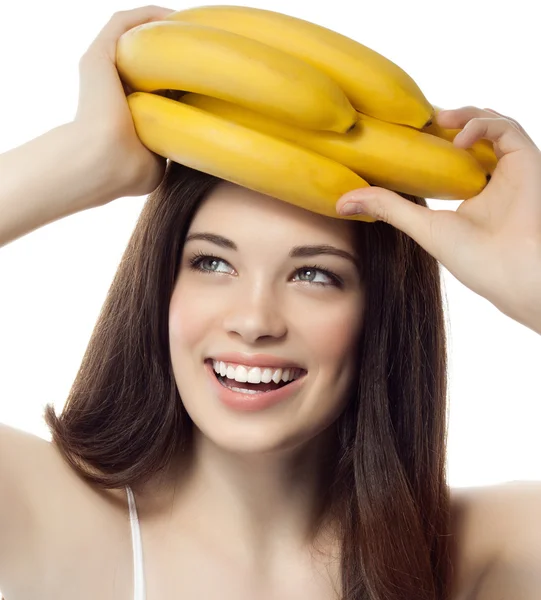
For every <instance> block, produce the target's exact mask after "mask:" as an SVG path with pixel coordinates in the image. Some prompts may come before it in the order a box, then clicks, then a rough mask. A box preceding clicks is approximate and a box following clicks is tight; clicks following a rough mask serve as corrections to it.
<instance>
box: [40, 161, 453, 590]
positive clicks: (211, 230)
mask: <svg viewBox="0 0 541 600" xmlns="http://www.w3.org/2000/svg"><path fill="white" fill-rule="evenodd" d="M404 197H406V198H408V199H410V200H411V201H413V202H415V203H417V204H421V205H423V206H426V203H425V200H424V199H422V198H417V197H411V196H407V195H406V196H404ZM446 383H447V382H446V346H445V331H444V313H443V307H442V299H441V291H440V276H439V269H438V265H437V263H436V261H435V260H434V259H433V258H432V257H431V256H430V255H429V254H427V253H426V252H425V251H424V250H423V249H422V248H421V247H420V246H418V245H417V244H416V243H414V242H413V241H412V240H411V239H410V238H408V237H407V236H406V235H404V234H402V233H401V232H400V231H398V230H397V229H395V228H393V227H391V226H389V225H386V224H385V223H383V222H378V223H374V224H366V223H361V222H353V221H346V220H341V219H331V218H328V217H324V216H321V215H318V214H315V213H312V212H309V211H305V210H303V209H301V208H298V207H296V206H293V205H290V204H287V203H284V202H281V201H279V200H277V199H275V198H271V197H268V196H265V195H262V194H260V193H257V192H254V191H251V190H249V189H246V188H243V187H240V186H237V185H235V184H232V183H229V182H225V181H223V180H221V179H218V178H216V177H213V176H210V175H208V174H205V173H202V172H199V171H196V170H192V169H189V168H187V167H185V166H181V165H179V164H176V163H173V162H170V163H169V164H168V167H167V172H166V174H165V177H164V179H163V181H162V183H161V184H160V186H159V187H158V188H157V189H156V190H155V191H154V192H153V193H152V194H150V196H149V199H148V201H147V203H146V205H145V207H144V209H143V211H142V214H141V216H140V219H139V222H138V223H137V226H136V228H135V231H134V233H133V235H132V237H131V239H130V241H129V244H128V247H127V249H126V251H125V254H124V256H123V259H122V261H121V264H120V266H119V269H118V272H117V274H116V276H115V278H114V281H113V283H112V286H111V289H110V291H109V294H108V296H107V299H106V301H105V305H104V307H103V310H102V312H101V314H100V317H99V319H98V322H97V324H96V327H95V330H94V332H93V334H92V337H91V339H90V343H89V346H88V349H87V352H86V354H85V356H84V359H83V362H82V365H81V367H80V370H79V372H78V374H77V377H76V380H75V382H74V385H73V387H72V389H71V392H70V395H69V398H68V400H67V402H66V404H65V406H64V408H63V410H62V413H61V414H60V415H59V416H56V414H55V412H54V409H53V406H52V405H48V406H47V408H46V412H45V416H46V421H47V424H48V425H49V427H50V429H51V432H52V438H53V443H54V445H55V446H56V447H57V448H58V450H59V451H60V452H61V453H62V455H63V456H64V458H65V459H66V461H67V462H68V463H69V464H70V465H71V466H72V467H73V468H74V469H75V470H76V471H78V472H79V473H80V474H81V475H82V476H83V477H84V478H86V480H87V481H88V482H90V483H91V484H92V485H93V486H97V487H102V488H108V489H123V488H126V490H127V491H128V494H131V493H132V490H133V492H134V494H135V496H134V497H132V496H131V495H130V498H132V500H130V507H131V509H132V511H133V513H132V514H134V511H135V502H134V499H135V498H137V504H138V506H139V508H141V507H143V506H145V503H146V502H149V501H150V499H152V498H153V497H154V496H157V495H158V492H159V493H160V494H161V493H162V491H164V493H165V491H167V493H169V492H171V491H172V490H174V491H176V492H177V493H176V495H175V494H173V496H168V497H172V498H173V500H172V501H171V503H170V504H169V505H168V508H167V510H165V512H164V517H163V518H164V520H166V519H167V518H168V517H170V516H171V515H177V516H178V519H179V521H177V523H179V522H185V521H189V522H190V523H193V522H198V523H204V524H205V525H204V526H203V525H202V526H201V527H202V529H200V530H199V529H198V530H197V531H198V532H199V533H198V535H199V534H200V535H203V533H204V538H205V539H206V540H211V541H210V542H209V543H211V546H210V547H211V548H212V552H209V553H207V556H209V558H208V560H209V561H210V560H211V559H210V554H214V552H218V549H219V550H220V551H223V552H224V555H225V554H226V553H227V556H229V557H231V556H234V557H235V560H237V561H240V560H242V561H243V563H242V564H244V565H245V566H246V565H250V567H249V572H250V576H253V577H254V581H257V582H259V583H258V585H260V586H263V587H261V589H259V590H257V593H255V594H254V595H253V596H252V597H257V596H258V593H260V592H262V590H263V589H264V586H265V585H267V584H268V585H273V586H275V587H276V589H277V590H280V591H281V592H284V594H283V595H282V597H285V590H287V591H288V592H289V593H290V597H293V596H292V595H291V587H288V585H293V584H292V583H291V582H289V583H288V582H286V581H281V579H280V577H281V575H279V574H280V573H283V572H284V569H286V570H287V569H289V568H290V567H291V569H292V572H293V571H294V568H293V566H292V565H293V564H296V561H298V559H297V558H293V557H295V556H297V555H298V554H299V552H300V550H299V549H300V548H302V552H301V554H302V555H303V556H304V552H305V551H306V552H309V553H310V555H312V553H313V551H314V550H318V551H320V554H321V556H323V557H324V560H325V561H327V562H326V566H327V569H328V570H327V573H326V575H325V576H324V579H323V580H322V582H319V583H318V584H317V585H318V586H319V587H317V588H315V589H313V590H312V591H313V593H311V594H309V595H310V597H313V598H316V597H324V598H332V597H334V595H336V596H337V597H340V598H344V599H347V600H361V599H364V598H367V597H368V596H367V594H368V593H370V597H371V598H374V599H380V600H391V599H392V600H394V599H396V600H398V599H400V600H414V599H415V600H418V599H419V598H423V599H426V600H428V599H431V600H442V599H444V598H447V597H448V593H449V589H450V586H451V579H450V573H451V564H450V560H451V558H450V557H451V549H450V548H451V542H452V540H451V532H450V512H449V489H448V486H447V482H446V480H445V464H446V445H445V433H446V410H447V405H446V401H447V398H446ZM269 387H273V388H278V387H279V389H275V390H274V391H269V389H268V388H269ZM135 514H136V513H135ZM183 519H184V520H183ZM133 522H134V521H132V523H133ZM168 523H169V522H168ZM142 527H143V529H144V528H145V522H144V519H142ZM149 527H150V525H149ZM201 532H203V533H201ZM176 533H177V534H178V535H179V536H183V535H186V536H190V535H192V530H191V529H190V528H189V527H187V528H186V529H185V530H182V529H179V531H177V532H176ZM137 560H138V561H139V567H138V566H137V565H136V567H135V568H136V569H137V568H140V569H141V572H142V569H143V567H142V555H141V554H139V555H138V559H137ZM212 560H214V559H212ZM141 572H139V575H138V574H137V572H136V577H140V578H141V577H142V575H141ZM303 573H304V570H303ZM162 575H163V574H162ZM183 577H185V578H189V574H186V575H183ZM194 577H196V576H195V575H194ZM292 578H293V579H294V577H292ZM302 581H303V583H302V584H300V583H299V582H298V581H297V584H298V585H299V586H300V588H302V589H303V590H304V591H303V594H304V595H303V596H301V595H300V592H299V593H298V594H297V596H296V597H306V594H307V593H306V590H307V589H308V588H306V587H305V586H306V581H307V579H303V580H302ZM323 581H324V583H323ZM270 582H272V583H270ZM203 583H204V582H203ZM203 583H200V584H198V585H201V586H202V585H203ZM136 585H137V583H136ZM186 585H187V583H186ZM310 585H312V586H314V585H315V583H313V582H312V583H310ZM280 586H282V587H280ZM256 587H257V585H256ZM136 589H137V588H136ZM142 589H144V586H143V588H142ZM198 589H199V590H201V589H203V588H202V587H198ZM181 591H182V590H180V592H181ZM140 593H141V596H140V597H143V592H142V591H141V592H140ZM317 594H319V596H317ZM156 597H157V596H156ZM205 597H210V596H205Z"/></svg>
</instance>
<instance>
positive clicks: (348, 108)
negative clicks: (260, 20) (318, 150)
mask: <svg viewBox="0 0 541 600" xmlns="http://www.w3.org/2000/svg"><path fill="white" fill-rule="evenodd" d="M116 63H117V69H118V71H119V74H120V76H121V79H122V80H123V81H124V82H125V83H127V84H128V85H129V86H130V87H131V88H132V90H134V91H142V92H153V91H157V90H168V89H173V90H184V91H191V92H198V93H201V94H208V95H210V96H215V97H217V98H222V99H224V100H228V101H231V102H236V103H238V104H240V105H242V106H246V107H247V108H250V109H253V110H256V111H258V112H261V113H263V114H268V115H269V116H272V117H274V118H276V119H279V120H283V121H285V122H289V123H291V124H294V125H297V126H299V127H306V128H308V129H318V130H319V129H321V130H326V131H334V132H338V133H343V132H346V131H348V130H349V129H350V128H351V127H353V125H354V124H355V122H356V119H357V113H356V111H355V109H354V108H353V106H352V105H351V104H350V102H349V100H348V99H347V97H346V95H345V94H344V92H343V91H342V90H341V89H340V87H339V86H338V84H337V83H336V82H335V81H333V80H332V79H331V78H330V77H329V76H328V75H326V74H325V73H323V72H321V71H318V70H317V69H315V68H314V67H313V66H311V65H309V64H307V63H305V62H303V61H301V60H299V59H298V58H295V57H294V56H289V55H287V54H286V53H285V52H281V51H280V50H277V49H276V48H271V47H269V46H266V45H265V44H261V43H260V42H257V41H255V40H252V39H249V38H246V37H243V36H240V35H237V34H235V33H231V32H229V31H223V30H221V29H215V28H212V27H205V26H203V25H197V24H195V23H193V24H192V23H181V22H173V21H167V22H166V21H155V22H151V23H145V24H143V25H139V26H137V27H134V28H133V29H130V30H129V31H127V32H126V33H124V34H123V35H122V36H121V37H120V39H119V40H118V43H117V56H116Z"/></svg>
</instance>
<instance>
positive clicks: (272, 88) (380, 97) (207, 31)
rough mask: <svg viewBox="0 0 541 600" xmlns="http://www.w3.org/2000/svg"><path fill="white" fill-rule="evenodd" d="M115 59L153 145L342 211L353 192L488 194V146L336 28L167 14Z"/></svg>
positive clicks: (199, 11)
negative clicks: (464, 136)
mask: <svg viewBox="0 0 541 600" xmlns="http://www.w3.org/2000/svg"><path fill="white" fill-rule="evenodd" d="M116 64H117V69H118V72H119V75H120V77H121V79H122V80H123V81H124V83H126V84H127V85H128V86H129V87H130V88H131V89H132V90H133V92H132V93H130V94H129V95H128V97H127V101H128V105H129V107H130V111H131V114H132V117H133V121H134V125H135V128H136V131H137V135H138V136H139V138H140V139H141V141H142V143H143V144H144V145H145V146H146V147H147V148H149V149H150V150H152V151H153V152H155V153H156V154H158V155H160V156H162V157H164V158H168V159H170V160H173V161H175V162H178V163H181V164H184V165H186V166H189V167H192V168H194V169H198V170H200V171H204V172H206V173H209V174H212V175H215V176H217V177H221V178H223V179H226V180H228V181H231V182H233V183H237V184H239V185H242V186H244V187H247V188H250V189H253V190H255V191H259V192H261V193H264V194H267V195H270V196H274V197H275V198H278V199H280V200H283V201H285V202H289V203H292V204H295V205H297V206H300V207H301V208H305V209H307V210H311V211H313V212H316V213H319V214H322V215H326V216H330V217H335V218H342V219H353V220H361V221H366V222H374V219H373V218H372V217H367V216H362V215H354V216H350V217H342V216H340V215H338V214H337V213H336V211H335V204H336V201H337V200H338V199H339V198H340V196H342V195H343V194H344V193H346V192H348V191H350V190H353V189H358V188H362V187H367V186H370V185H377V186H380V187H385V188H388V189H391V190H393V191H396V192H402V193H407V194H414V195H418V196H422V197H427V198H434V199H446V200H460V199H467V198H470V197H472V196H474V195H477V194H479V193H480V192H481V191H482V190H483V188H484V187H485V186H486V184H487V181H488V180H489V179H490V175H491V174H492V173H493V171H494V168H495V166H496V163H497V158H496V155H495V154H494V151H493V147H492V144H491V143H490V142H488V141H487V140H481V141H479V142H477V143H476V144H475V145H474V146H473V147H472V148H468V149H460V148H457V147H455V146H454V145H453V143H452V142H453V139H454V138H455V136H456V135H457V134H458V132H459V131H460V130H458V129H457V130H451V129H443V128H441V127H439V126H438V125H437V123H436V119H435V117H436V114H437V112H439V110H441V109H440V108H439V107H436V106H433V105H431V104H430V102H428V100H427V99H426V97H425V96H424V94H423V92H422V91H421V89H420V88H419V86H418V85H417V84H416V83H415V81H413V79H412V78H411V77H410V76H409V75H408V74H407V73H405V72H404V71H403V70H402V69H401V68H400V67H398V66H397V65H396V64H395V63H393V62H392V61H390V60H388V59H387V58H385V57H384V56H382V55H381V54H379V53H377V52H375V51H374V50H371V49H370V48H368V47H366V46H364V45H362V44H360V43H359V42H356V41H354V40H352V39H350V38H348V37H346V36H343V35H341V34H339V33H337V32H335V31H332V30H330V29H327V28H325V27H321V26H319V25H316V24H314V23H310V22H308V21H305V20H302V19H298V18H296V17H292V16H289V15H285V14H282V13H278V12H274V11H270V10H263V9H258V8H250V7H245V6H222V5H217V6H201V7H195V8H190V9H187V10H181V11H178V12H174V13H171V15H169V16H168V17H166V18H165V19H164V20H162V21H154V22H151V23H145V24H143V25H140V26H138V27H135V28H133V29H131V30H130V31H128V32H126V33H125V34H123V35H122V36H121V38H120V39H119V41H118V44H117V56H116Z"/></svg>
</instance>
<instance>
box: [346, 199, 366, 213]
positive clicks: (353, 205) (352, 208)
mask: <svg viewBox="0 0 541 600" xmlns="http://www.w3.org/2000/svg"><path fill="white" fill-rule="evenodd" d="M340 214H341V215H344V216H348V215H364V214H366V213H365V211H364V210H363V207H362V204H359V203H358V202H346V204H344V206H342V208H341V209H340Z"/></svg>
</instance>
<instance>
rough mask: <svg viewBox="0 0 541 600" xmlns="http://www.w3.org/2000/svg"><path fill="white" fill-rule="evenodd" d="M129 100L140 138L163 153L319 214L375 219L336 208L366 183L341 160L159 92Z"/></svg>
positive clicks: (156, 151) (150, 147)
mask: <svg viewBox="0 0 541 600" xmlns="http://www.w3.org/2000/svg"><path fill="white" fill-rule="evenodd" d="M127 101H128V105H129V108H130V111H131V114H132V118H133V122H134V124H135V129H136V132H137V135H138V137H139V138H140V140H141V142H142V143H143V144H144V145H145V146H146V147H147V148H149V149H150V150H151V151H152V152H155V153H156V154H158V155H160V156H163V157H164V158H169V159H170V160H172V161H174V162H178V163H180V164H183V165H186V166H188V167H191V168H193V169H197V170H200V171H203V172H205V173H209V174H211V175H215V176H216V177H221V178H223V179H226V180H227V181H231V182H233V183H236V184H238V185H241V186H244V187H247V188H249V189H252V190H255V191H258V192H261V193H263V194H267V195H269V196H273V197H275V198H278V199H280V200H283V201H285V202H289V203H290V204H294V205H296V206H299V207H300V208H304V209H306V210H309V211H312V212H315V213H319V214H321V215H325V216H329V217H335V218H339V219H350V220H355V221H365V222H368V223H373V222H374V221H375V219H374V218H372V217H369V216H362V215H354V216H352V217H342V216H341V215H339V214H338V213H337V212H336V209H335V205H336V202H337V200H338V199H339V198H340V197H341V196H342V195H343V194H345V193H346V192H348V191H351V190H354V189H358V188H362V187H368V183H367V182H366V181H364V180H363V179H362V178H361V177H359V176H358V175H356V174H355V173H353V171H351V170H349V169H348V168H347V167H345V166H344V165H341V164H339V163H337V162H335V161H333V160H331V159H329V158H326V157H324V156H321V155H319V154H317V153H316V152H312V151H310V150H308V149H306V148H302V147H301V146H297V145H296V144H293V143H292V142H289V141H287V140H284V139H280V138H276V137H274V136H271V135H268V134H265V133H261V132H258V131H255V130H252V129H249V128H247V127H244V126H242V125H239V124H237V123H233V122H232V121H229V120H227V119H224V118H223V117H220V116H217V115H213V114H211V113H208V112H206V111H203V110H201V109H199V108H195V107H193V106H189V105H188V104H183V103H182V102H177V101H176V100H172V99H170V98H165V97H163V96H160V95H158V94H151V93H146V92H134V93H132V94H130V95H129V96H128V97H127Z"/></svg>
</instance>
